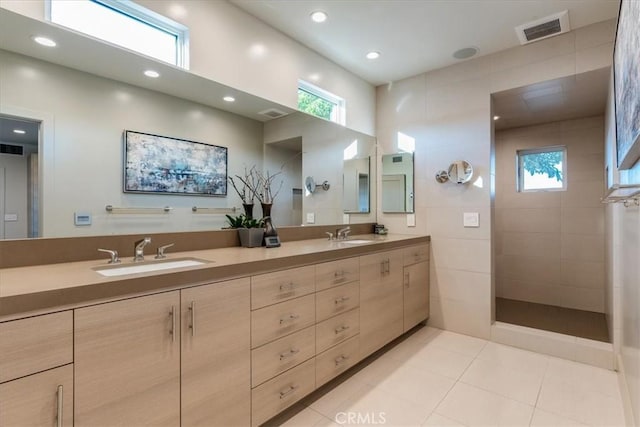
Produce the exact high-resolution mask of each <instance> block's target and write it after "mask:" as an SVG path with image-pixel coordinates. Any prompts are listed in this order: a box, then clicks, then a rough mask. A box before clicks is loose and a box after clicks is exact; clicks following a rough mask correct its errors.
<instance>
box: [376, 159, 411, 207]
mask: <svg viewBox="0 0 640 427" xmlns="http://www.w3.org/2000/svg"><path fill="white" fill-rule="evenodd" d="M382 211H383V212H413V153H397V154H385V155H383V156H382Z"/></svg>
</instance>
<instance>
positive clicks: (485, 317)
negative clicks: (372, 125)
mask: <svg viewBox="0 0 640 427" xmlns="http://www.w3.org/2000/svg"><path fill="white" fill-rule="evenodd" d="M614 33H615V21H613V20H611V21H606V22H602V23H598V24H594V25H591V26H588V27H583V28H580V29H578V30H576V31H572V32H570V33H567V34H563V35H561V36H557V37H553V38H550V39H546V40H543V41H540V42H537V43H532V44H530V45H526V46H521V47H516V48H513V49H509V50H506V51H503V52H499V53H496V54H493V55H488V56H485V57H480V58H477V59H474V60H469V61H465V62H461V63H460V64H458V65H454V66H451V67H447V68H444V69H440V70H435V71H432V72H428V73H425V74H420V75H418V76H415V77H411V78H408V79H404V80H401V81H399V82H394V83H391V84H388V85H384V86H380V87H378V88H377V100H378V101H377V132H376V135H377V136H378V145H379V150H378V156H381V155H382V154H389V153H393V152H396V151H397V140H398V132H402V133H404V134H406V135H408V136H410V137H413V138H415V140H416V151H415V170H416V176H415V184H416V200H415V203H416V227H414V228H412V227H407V226H406V215H399V214H383V213H382V212H380V211H378V222H380V223H384V224H385V225H386V226H387V227H388V228H389V229H390V230H391V231H392V232H396V233H406V234H429V235H431V241H432V253H433V256H432V258H431V263H432V265H431V290H432V298H431V318H430V320H429V322H430V324H432V325H434V326H437V327H442V328H445V329H450V330H454V331H457V332H462V333H466V334H471V335H475V336H479V337H483V338H489V336H490V326H491V319H492V299H493V295H492V290H491V273H492V271H491V225H490V224H491V221H490V216H491V188H490V187H491V181H492V179H493V178H494V176H493V175H492V173H491V163H490V160H491V146H492V131H491V100H490V95H491V93H493V92H499V91H502V90H506V89H512V88H516V87H520V86H526V85H529V84H532V83H536V82H541V81H545V80H550V79H555V78H559V77H564V76H569V75H573V74H577V73H582V72H585V71H590V70H594V69H600V68H604V67H607V66H610V65H611V57H612V48H613V40H614ZM458 159H464V160H467V161H469V162H470V163H471V164H472V165H473V167H474V171H475V178H474V180H473V181H472V182H473V184H469V185H456V184H452V183H446V184H438V183H437V182H436V181H435V179H434V176H435V174H436V172H437V171H439V170H442V169H446V168H447V167H448V166H449V164H450V163H451V162H453V161H455V160H458ZM378 162H380V159H378ZM474 184H475V185H474ZM463 212H479V213H480V227H479V228H463V227H462V214H463Z"/></svg>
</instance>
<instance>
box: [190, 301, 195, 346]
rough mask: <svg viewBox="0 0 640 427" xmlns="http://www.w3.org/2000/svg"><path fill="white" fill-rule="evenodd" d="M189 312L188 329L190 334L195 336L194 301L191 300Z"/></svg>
mask: <svg viewBox="0 0 640 427" xmlns="http://www.w3.org/2000/svg"><path fill="white" fill-rule="evenodd" d="M189 312H190V313H191V324H190V325H189V329H191V336H192V337H195V336H196V302H195V301H191V304H189Z"/></svg>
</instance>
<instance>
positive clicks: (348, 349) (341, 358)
mask: <svg viewBox="0 0 640 427" xmlns="http://www.w3.org/2000/svg"><path fill="white" fill-rule="evenodd" d="M359 360H360V337H359V336H355V337H353V338H349V339H348V340H347V341H345V342H343V343H342V344H339V345H337V346H335V347H333V348H330V349H329V350H327V351H325V352H324V353H322V354H319V355H318V356H316V387H320V386H321V385H323V384H325V383H327V382H328V381H329V380H331V379H333V378H335V377H337V376H338V375H340V374H341V373H343V372H344V371H346V370H347V369H349V368H350V367H351V366H353V365H355V364H356V363H358V361H359Z"/></svg>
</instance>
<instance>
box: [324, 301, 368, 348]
mask: <svg viewBox="0 0 640 427" xmlns="http://www.w3.org/2000/svg"><path fill="white" fill-rule="evenodd" d="M358 332H360V310H359V309H357V308H355V309H353V310H351V311H348V312H346V313H343V314H340V315H338V316H335V317H332V318H331V319H328V320H325V321H324V322H322V323H318V324H317V325H316V351H317V352H318V353H321V352H323V351H325V350H326V349H328V348H329V347H332V346H334V345H336V344H339V343H341V342H342V341H344V340H346V339H347V338H350V337H352V336H354V335H357V334H358Z"/></svg>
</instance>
